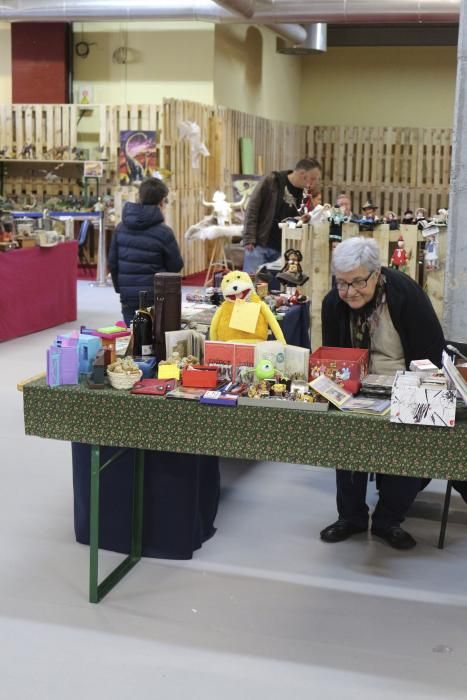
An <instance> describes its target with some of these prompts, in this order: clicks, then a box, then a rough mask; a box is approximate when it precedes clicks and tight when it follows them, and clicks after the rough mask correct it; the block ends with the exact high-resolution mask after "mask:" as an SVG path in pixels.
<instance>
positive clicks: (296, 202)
mask: <svg viewBox="0 0 467 700" xmlns="http://www.w3.org/2000/svg"><path fill="white" fill-rule="evenodd" d="M291 172H292V170H282V171H280V172H276V173H275V175H276V178H277V180H278V185H279V194H278V199H277V205H276V211H275V214H274V218H273V221H272V226H271V232H270V234H269V240H268V245H269V247H270V248H274V249H275V250H278V251H279V252H281V248H282V232H281V230H280V228H279V223H280V222H281V221H283V220H284V219H287V218H288V217H294V216H297V215H298V210H299V208H300V206H301V204H302V198H303V188H302V187H294V186H293V185H292V183H291V182H290V180H289V178H288V175H289V174H290V173H291Z"/></svg>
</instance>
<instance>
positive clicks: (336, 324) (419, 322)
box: [321, 267, 446, 369]
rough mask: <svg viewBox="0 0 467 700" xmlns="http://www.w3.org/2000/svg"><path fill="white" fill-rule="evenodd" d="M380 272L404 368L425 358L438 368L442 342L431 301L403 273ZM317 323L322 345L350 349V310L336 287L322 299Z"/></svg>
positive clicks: (388, 270) (442, 347)
mask: <svg viewBox="0 0 467 700" xmlns="http://www.w3.org/2000/svg"><path fill="white" fill-rule="evenodd" d="M381 272H383V274H384V276H385V277H386V300H387V305H388V311H389V314H390V316H391V320H392V322H393V324H394V328H395V329H396V331H397V332H398V333H399V337H400V340H401V344H402V348H403V350H404V357H405V364H406V367H407V369H408V368H409V365H410V363H411V362H412V360H423V359H425V358H427V359H429V360H431V361H432V362H433V364H435V365H436V366H437V367H441V355H442V351H443V349H444V347H445V345H446V341H445V340H444V335H443V330H442V328H441V324H440V322H439V321H438V317H437V316H436V314H435V311H434V309H433V306H432V305H431V301H430V300H429V298H428V297H427V295H426V294H425V292H424V291H423V289H422V288H421V287H420V285H419V284H418V283H417V282H415V281H414V280H413V279H412V278H411V277H408V275H406V274H404V273H403V272H398V271H396V270H392V269H390V268H387V267H383V268H381ZM321 323H322V332H323V345H329V346H332V347H341V348H350V347H352V341H351V337H350V307H349V306H348V304H346V303H345V302H344V301H342V300H341V299H340V297H339V293H338V291H337V289H336V288H334V289H331V291H330V292H328V294H327V295H326V296H325V297H324V299H323V304H322V307H321Z"/></svg>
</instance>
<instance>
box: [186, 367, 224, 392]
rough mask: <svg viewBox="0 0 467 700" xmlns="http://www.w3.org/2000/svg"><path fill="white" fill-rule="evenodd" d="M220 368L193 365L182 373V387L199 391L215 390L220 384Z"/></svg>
mask: <svg viewBox="0 0 467 700" xmlns="http://www.w3.org/2000/svg"><path fill="white" fill-rule="evenodd" d="M218 378H219V368H218V367H211V366H208V365H192V366H191V368H190V369H184V370H183V371H182V386H191V387H195V388H197V389H213V388H214V387H216V386H217V384H218Z"/></svg>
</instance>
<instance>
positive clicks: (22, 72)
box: [11, 22, 70, 103]
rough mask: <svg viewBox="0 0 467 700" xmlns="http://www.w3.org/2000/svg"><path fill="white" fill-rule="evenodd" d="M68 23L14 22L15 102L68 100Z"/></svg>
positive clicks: (13, 71)
mask: <svg viewBox="0 0 467 700" xmlns="http://www.w3.org/2000/svg"><path fill="white" fill-rule="evenodd" d="M69 36H70V31H69V25H68V24H67V23H65V22H14V23H13V24H12V25H11V54H12V56H11V57H12V88H13V89H12V92H13V102H23V103H28V102H37V103H54V102H55V103H56V102H68V101H69V99H68V98H69V94H68V83H69Z"/></svg>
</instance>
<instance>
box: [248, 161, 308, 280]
mask: <svg viewBox="0 0 467 700" xmlns="http://www.w3.org/2000/svg"><path fill="white" fill-rule="evenodd" d="M320 176H321V165H320V163H319V162H318V161H317V160H315V159H314V158H302V159H301V160H299V161H298V163H297V164H296V165H295V168H294V169H293V170H279V171H275V172H273V173H271V174H270V175H267V176H266V177H265V178H264V179H263V180H261V182H259V183H258V184H257V185H256V187H255V189H254V191H253V194H252V195H251V197H250V201H249V203H248V207H247V210H246V213H245V227H244V233H243V244H244V246H245V259H244V263H243V270H244V271H245V272H248V273H249V274H251V273H254V272H256V270H257V269H258V268H259V267H260V266H261V265H264V264H266V263H269V262H273V261H274V260H277V258H279V257H280V255H281V245H282V233H281V229H280V228H279V223H280V222H281V221H283V220H284V219H287V218H289V217H297V216H299V213H298V212H299V209H300V207H301V204H302V199H303V190H304V189H305V188H310V189H311V190H313V191H314V190H315V189H316V188H317V184H318V182H319V179H320Z"/></svg>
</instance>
